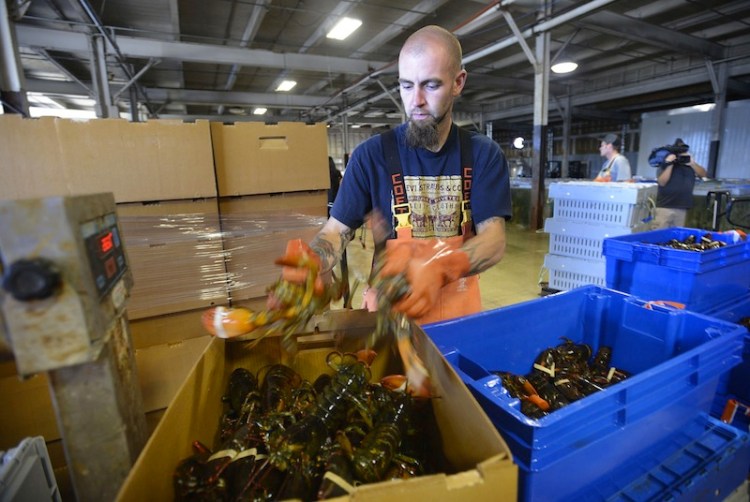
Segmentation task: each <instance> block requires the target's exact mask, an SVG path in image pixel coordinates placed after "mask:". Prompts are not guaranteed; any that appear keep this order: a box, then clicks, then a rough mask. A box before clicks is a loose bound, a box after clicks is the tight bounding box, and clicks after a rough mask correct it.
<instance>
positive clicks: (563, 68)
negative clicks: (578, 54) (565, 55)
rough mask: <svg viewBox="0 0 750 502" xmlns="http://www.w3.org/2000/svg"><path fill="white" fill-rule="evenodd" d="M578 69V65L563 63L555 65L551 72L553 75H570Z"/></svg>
mask: <svg viewBox="0 0 750 502" xmlns="http://www.w3.org/2000/svg"><path fill="white" fill-rule="evenodd" d="M576 68H578V63H574V62H572V61H563V62H562V63H556V64H553V65H552V67H551V68H550V70H552V73H570V72H572V71H575V70H576Z"/></svg>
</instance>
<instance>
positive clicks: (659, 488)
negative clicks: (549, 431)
mask: <svg viewBox="0 0 750 502" xmlns="http://www.w3.org/2000/svg"><path fill="white" fill-rule="evenodd" d="M748 468H750V435H748V433H747V432H742V431H739V430H737V429H735V428H734V427H730V426H728V425H726V424H723V423H722V422H720V421H718V420H716V419H714V418H711V417H710V416H707V415H700V416H698V418H697V419H696V420H694V421H692V422H690V423H688V424H687V425H686V426H685V427H683V428H682V429H680V430H679V431H675V432H674V433H672V434H670V435H669V436H668V437H667V438H665V439H664V440H663V441H660V442H659V443H658V444H657V445H656V446H655V447H654V448H652V449H650V450H649V451H648V452H646V453H645V454H642V455H638V456H636V457H634V458H633V459H631V460H629V461H628V462H626V463H624V464H623V465H621V466H620V467H619V468H618V469H617V470H616V471H615V472H613V473H612V474H611V475H610V476H608V477H607V478H606V479H604V480H602V481H601V482H599V483H596V484H594V485H593V486H591V487H587V488H586V489H585V490H582V491H581V492H579V493H576V494H574V495H573V496H572V497H570V500H571V501H573V500H575V501H580V502H594V501H604V500H607V501H623V502H625V501H628V502H635V501H654V500H670V501H675V502H676V501H682V500H684V501H695V500H701V501H710V500H715V501H717V502H718V501H722V500H725V499H726V498H727V496H728V495H730V494H731V493H732V492H734V491H735V490H736V489H737V487H739V486H740V485H742V483H743V482H744V481H745V480H746V479H747V471H748Z"/></svg>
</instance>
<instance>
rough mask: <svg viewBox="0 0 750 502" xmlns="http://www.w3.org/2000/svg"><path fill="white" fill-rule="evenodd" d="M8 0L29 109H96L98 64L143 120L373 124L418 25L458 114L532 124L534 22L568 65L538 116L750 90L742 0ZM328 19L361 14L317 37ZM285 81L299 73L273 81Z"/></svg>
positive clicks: (387, 120) (749, 28)
mask: <svg viewBox="0 0 750 502" xmlns="http://www.w3.org/2000/svg"><path fill="white" fill-rule="evenodd" d="M7 1H8V5H9V8H10V13H11V14H10V15H11V18H12V20H13V21H14V27H15V34H16V38H17V44H18V53H19V56H20V60H21V64H22V67H23V72H24V77H25V89H26V91H27V92H29V100H30V103H31V104H32V105H34V106H47V107H65V108H78V109H93V105H94V100H95V99H96V97H97V95H101V91H100V90H99V91H97V89H98V87H97V85H96V75H97V74H98V75H101V74H102V73H103V72H102V71H101V70H100V71H99V72H98V73H97V72H96V70H94V71H92V68H97V64H96V63H97V62H99V64H100V66H99V68H103V67H104V66H101V65H106V81H108V84H109V93H110V95H111V96H112V100H113V101H114V103H115V106H117V107H118V108H119V111H120V112H129V111H130V110H131V106H130V102H131V100H134V99H135V100H137V103H138V110H139V114H140V115H141V118H145V117H151V118H156V117H158V118H179V119H184V120H193V119H210V120H221V121H239V120H263V121H267V122H268V121H288V120H291V121H311V122H320V121H325V122H329V123H332V124H342V123H344V120H346V123H347V124H348V125H352V126H360V127H373V128H375V127H381V126H384V125H388V124H395V123H399V122H400V121H401V120H402V115H401V110H400V99H399V96H398V89H397V86H396V77H397V75H396V70H397V65H396V61H397V57H398V51H399V48H400V46H401V44H402V43H403V41H404V40H405V38H406V37H407V36H408V35H409V34H410V33H412V32H413V31H414V30H416V29H418V28H420V27H422V26H425V25H428V24H437V25H441V26H443V27H446V28H448V29H450V30H452V31H454V32H455V33H456V34H457V35H458V36H459V39H460V40H461V42H462V45H463V49H464V63H465V66H466V69H467V70H468V72H469V80H468V83H467V86H466V89H465V90H464V93H463V96H462V97H461V98H460V99H459V101H458V102H457V104H456V118H457V121H458V122H459V123H464V124H473V125H475V126H477V127H481V125H482V124H483V123H487V122H493V123H500V124H503V123H514V122H515V123H527V124H529V123H531V122H532V117H533V111H534V91H535V70H534V65H533V64H532V62H531V60H532V59H534V60H535V61H536V62H537V64H538V65H540V66H538V67H539V68H541V67H542V66H541V62H542V61H543V60H542V59H541V58H542V56H540V54H541V53H540V52H537V49H536V48H537V45H538V44H539V43H540V40H541V39H542V38H543V37H544V36H545V34H548V35H549V56H548V58H549V59H550V60H552V62H559V61H562V60H563V59H572V60H573V61H575V62H577V63H578V65H579V66H578V69H577V70H576V71H574V72H572V73H569V74H564V75H557V74H553V73H550V76H549V87H548V89H549V102H548V110H549V121H550V123H554V122H555V121H559V120H561V117H562V112H563V110H568V109H570V111H571V115H572V116H573V117H574V118H575V117H577V118H586V119H593V120H609V121H612V120H621V121H623V122H624V121H627V120H628V117H632V116H633V115H635V114H640V113H642V112H645V111H652V110H659V109H666V108H676V107H682V106H692V105H699V104H704V103H710V102H713V101H714V100H715V99H716V95H717V92H724V91H725V92H726V94H725V96H726V98H727V99H728V100H732V99H745V98H748V97H750V2H748V1H747V0H657V1H653V0H619V1H613V0H594V1H580V0H556V1H548V2H546V3H545V2H541V1H539V0H517V1H512V0H505V1H503V2H483V1H473V0H367V1H365V0H30V1H29V0H7ZM341 17H350V18H355V19H359V20H361V21H362V25H361V27H359V29H357V30H356V31H355V32H354V33H353V34H352V35H351V36H350V37H348V38H347V39H345V40H334V39H329V38H327V37H326V33H327V32H328V30H329V29H330V28H331V27H332V25H333V24H334V23H335V22H336V21H337V20H339V19H340V18H341ZM97 36H98V37H99V38H101V39H102V40H106V43H100V46H101V47H103V50H104V51H105V52H104V53H102V54H103V55H102V56H100V57H99V58H97V57H96V50H95V49H93V48H96V47H97V44H96V43H94V42H92V40H93V39H95V38H96V37H97ZM519 40H521V42H519ZM282 80H294V81H296V82H297V84H296V86H295V87H294V88H293V89H291V90H290V91H286V92H279V91H276V88H277V86H278V84H279V82H280V81H282ZM97 92H99V94H97ZM261 107H262V108H266V109H267V111H266V113H265V115H254V114H253V111H254V110H255V109H256V108H261Z"/></svg>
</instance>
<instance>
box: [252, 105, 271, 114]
mask: <svg viewBox="0 0 750 502" xmlns="http://www.w3.org/2000/svg"><path fill="white" fill-rule="evenodd" d="M267 111H268V108H263V107H262V106H259V107H258V108H256V109H254V110H253V115H265V114H266V112H267Z"/></svg>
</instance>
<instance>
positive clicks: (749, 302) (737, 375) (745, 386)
mask: <svg viewBox="0 0 750 502" xmlns="http://www.w3.org/2000/svg"><path fill="white" fill-rule="evenodd" d="M702 313H704V314H706V315H707V316H711V317H715V318H717V319H722V320H724V321H729V322H735V323H736V322H739V321H740V320H741V319H743V318H746V317H750V291H748V292H746V294H744V295H742V296H740V297H739V298H734V299H732V300H730V301H728V302H725V303H723V304H720V305H716V306H715V307H713V308H711V309H708V310H706V311H704V312H702ZM727 397H736V398H737V399H739V400H740V401H742V402H744V403H747V404H750V332H748V333H746V334H745V348H744V350H743V353H742V363H741V364H739V365H738V366H736V367H734V368H732V371H731V372H730V373H729V374H728V376H727V381H726V389H721V388H720V389H719V393H718V395H717V399H719V400H721V401H723V402H726V398H727ZM719 406H720V407H722V405H719Z"/></svg>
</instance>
